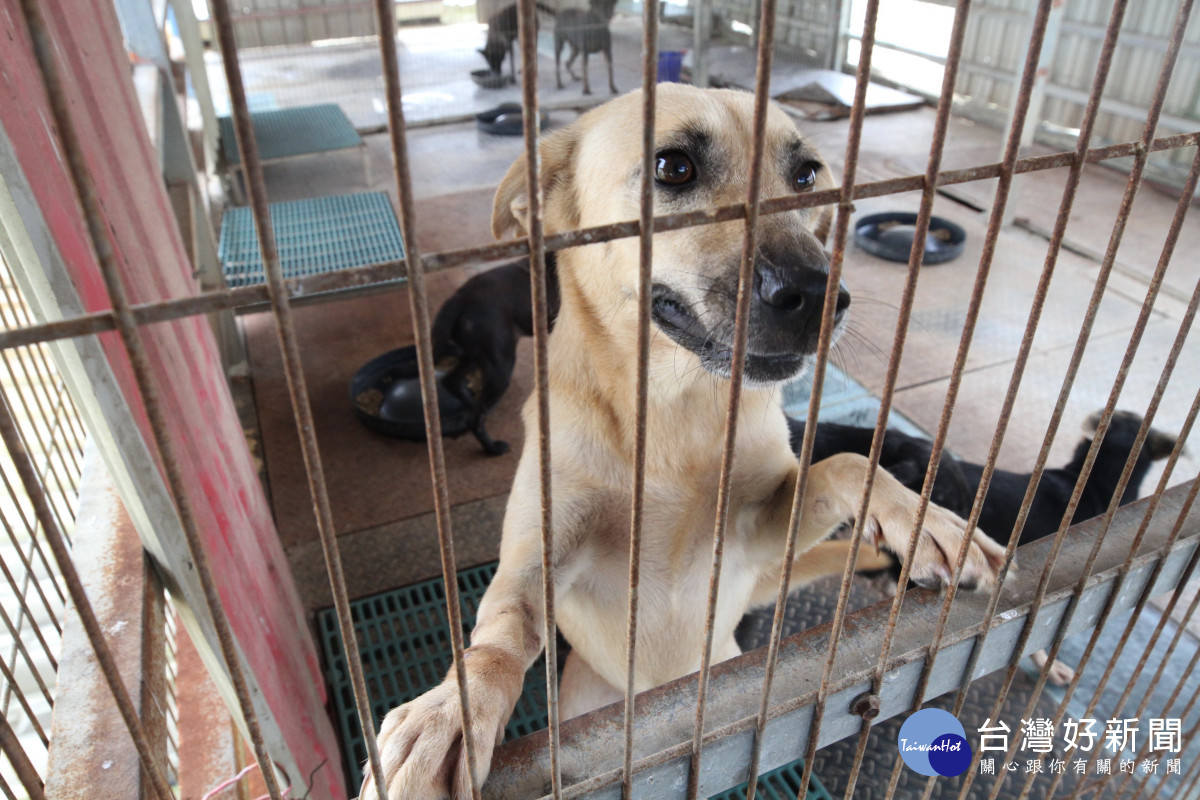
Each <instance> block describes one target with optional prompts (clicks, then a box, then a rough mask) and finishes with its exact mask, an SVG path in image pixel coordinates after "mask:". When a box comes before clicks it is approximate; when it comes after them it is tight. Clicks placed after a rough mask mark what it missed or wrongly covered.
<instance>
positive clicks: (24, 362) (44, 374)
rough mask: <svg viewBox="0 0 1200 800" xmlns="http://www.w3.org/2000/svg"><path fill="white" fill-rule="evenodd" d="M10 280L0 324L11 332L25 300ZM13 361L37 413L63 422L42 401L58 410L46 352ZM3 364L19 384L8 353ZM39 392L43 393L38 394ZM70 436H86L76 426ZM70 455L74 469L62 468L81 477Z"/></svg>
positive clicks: (1, 282) (1, 283)
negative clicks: (53, 396)
mask: <svg viewBox="0 0 1200 800" xmlns="http://www.w3.org/2000/svg"><path fill="white" fill-rule="evenodd" d="M3 268H4V269H5V272H7V266H6V265H4V266H3ZM8 278H9V276H8V275H5V276H4V279H0V287H3V292H4V299H5V300H6V301H7V302H6V303H0V324H3V326H4V328H5V329H6V330H9V329H12V328H15V327H19V324H20V323H19V321H18V319H17V317H18V314H17V311H18V309H21V307H22V299H21V296H20V293H19V292H17V291H16V287H15V286H13V284H12V282H11V281H10V280H9V279H8ZM5 305H8V306H10V307H11V308H12V310H13V312H12V317H13V318H12V319H11V320H10V319H9V314H8V312H7V311H6V310H5ZM23 316H24V317H25V319H26V320H28V319H29V315H28V314H25V315H23ZM13 357H14V358H15V360H16V362H17V363H18V364H19V365H20V367H21V373H22V375H23V377H24V380H25V383H27V384H29V386H30V388H31V391H32V394H33V395H34V398H35V402H36V403H37V407H38V411H40V412H41V414H42V418H43V419H46V420H56V421H57V420H58V419H60V417H59V416H58V415H57V414H51V413H48V412H47V410H46V405H45V403H43V402H42V401H43V400H45V402H46V403H49V404H50V407H51V408H53V407H54V406H55V401H54V399H53V398H52V397H51V396H50V386H51V384H52V383H53V381H51V380H50V375H49V374H48V371H47V370H46V369H45V364H44V362H45V360H46V353H45V351H44V350H42V349H40V347H39V348H38V349H36V350H34V349H32V348H31V349H30V350H17V351H16V353H15V354H13ZM4 361H5V365H6V366H7V367H8V370H9V374H10V375H11V376H12V378H13V380H14V381H16V380H17V377H16V370H15V369H14V368H13V364H12V359H10V355H9V354H8V353H5V359H4ZM30 363H32V365H33V372H34V373H35V374H36V375H37V378H38V380H36V381H34V380H32V379H31V378H30V372H29V369H30V368H29V364H30ZM58 388H59V389H60V390H61V388H62V387H61V386H60V387H58ZM39 389H40V390H41V391H39ZM20 394H23V393H20ZM64 394H65V392H63V393H62V394H60V395H59V399H58V402H59V403H62V402H63V395H64ZM25 402H26V401H25V399H24V397H22V404H25ZM67 421H68V424H71V423H76V424H78V421H77V420H76V419H74V418H73V417H68V419H67ZM71 432H72V435H73V438H75V439H79V438H81V437H82V436H84V435H85V434H84V433H83V431H82V430H80V429H78V428H77V427H76V426H75V425H72V426H71ZM67 453H68V454H69V455H71V456H72V461H73V462H74V463H73V464H72V465H71V468H68V465H67V464H66V461H65V459H63V462H62V463H63V467H64V468H68V474H76V475H78V474H79V470H80V463H79V458H78V457H77V456H76V454H75V453H74V452H73V451H70V450H68V451H67ZM59 455H60V458H62V452H61V450H60V451H59ZM49 458H50V452H49V451H47V459H49ZM72 488H73V489H78V488H79V487H78V486H73V487H72Z"/></svg>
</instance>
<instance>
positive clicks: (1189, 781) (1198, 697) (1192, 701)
mask: <svg viewBox="0 0 1200 800" xmlns="http://www.w3.org/2000/svg"><path fill="white" fill-rule="evenodd" d="M1195 483H1196V485H1194V486H1193V487H1192V489H1193V491H1192V493H1191V495H1189V498H1188V499H1189V500H1190V501H1195V499H1196V491H1195V490H1196V489H1197V488H1200V479H1198V480H1196V482H1195ZM1198 599H1200V595H1197V596H1196V597H1194V598H1193V599H1192V603H1191V606H1189V615H1190V613H1191V612H1194V611H1195V610H1196V603H1197V600H1198ZM1178 628H1179V631H1180V632H1182V631H1183V630H1184V629H1185V628H1186V625H1179V626H1178ZM1179 638H1180V636H1176V637H1175V638H1173V639H1172V641H1171V649H1169V650H1168V651H1167V653H1166V655H1165V656H1164V658H1163V664H1164V665H1165V664H1166V663H1167V661H1168V660H1169V659H1170V656H1171V655H1172V653H1173V652H1174V647H1175V645H1177V644H1178V643H1179V642H1178V640H1179ZM1198 663H1200V650H1198V651H1197V652H1196V653H1194V654H1193V655H1192V658H1191V660H1190V661H1189V662H1188V666H1187V669H1185V670H1184V671H1183V673H1182V675H1180V680H1179V681H1178V682H1177V683H1176V684H1175V690H1174V691H1173V692H1171V696H1170V697H1169V698H1168V699H1167V704H1166V706H1165V711H1166V712H1169V711H1170V709H1171V707H1172V706H1173V705H1174V704H1175V701H1176V700H1178V699H1179V695H1180V693H1181V692H1182V690H1183V685H1184V683H1185V682H1186V681H1187V678H1188V676H1190V675H1191V674H1192V673H1193V671H1194V670H1195V669H1196V665H1197V664H1198ZM1161 674H1162V667H1161V666H1160V668H1159V670H1158V675H1161ZM1158 675H1156V677H1158ZM1197 701H1200V694H1193V695H1192V696H1191V698H1189V699H1188V702H1187V705H1186V706H1184V709H1183V711H1182V712H1181V713H1180V715H1179V718H1180V719H1181V720H1183V719H1186V718H1187V716H1188V714H1190V713H1192V709H1193V708H1195V706H1196V703H1197ZM1164 713H1165V712H1164ZM1197 734H1200V730H1198V728H1197V727H1196V726H1193V727H1192V729H1191V730H1190V731H1188V732H1187V734H1185V736H1184V737H1183V738H1184V741H1185V742H1186V743H1187V744H1186V745H1185V746H1184V747H1183V748H1181V751H1183V750H1187V749H1188V748H1190V747H1191V744H1192V742H1194V741H1195V739H1196V736H1197ZM1148 747H1149V742H1147V743H1146V744H1145V745H1144V746H1143V748H1142V752H1147V749H1148ZM1197 764H1200V761H1197V762H1196V763H1195V764H1193V765H1192V766H1191V768H1190V769H1189V770H1188V773H1187V775H1186V776H1184V779H1183V785H1184V786H1189V785H1195V783H1194V782H1195V779H1196V765H1197ZM1127 783H1128V779H1126V780H1124V781H1123V782H1122V784H1121V786H1120V787H1119V789H1118V790H1119V791H1121V792H1123V791H1124V789H1125V785H1126V784H1127ZM1148 786H1149V783H1147V782H1143V783H1142V785H1141V786H1140V787H1139V788H1138V791H1137V794H1135V795H1134V797H1133V800H1137V798H1139V797H1141V796H1142V793H1143V792H1145V791H1146V789H1147V787H1148ZM1162 787H1163V783H1161V782H1160V783H1159V785H1158V786H1157V787H1156V788H1155V790H1154V793H1153V794H1152V795H1151V800H1154V798H1157V797H1158V795H1159V794H1161V793H1162ZM1118 796H1119V795H1118Z"/></svg>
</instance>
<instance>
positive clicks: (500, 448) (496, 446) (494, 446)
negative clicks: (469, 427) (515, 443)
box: [481, 441, 511, 456]
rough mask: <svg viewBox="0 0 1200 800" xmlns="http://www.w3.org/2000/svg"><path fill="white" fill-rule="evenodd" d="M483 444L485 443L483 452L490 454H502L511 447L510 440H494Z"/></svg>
mask: <svg viewBox="0 0 1200 800" xmlns="http://www.w3.org/2000/svg"><path fill="white" fill-rule="evenodd" d="M481 444H483V452H485V453H487V454H488V455H489V456H502V455H504V454H505V453H507V452H508V451H509V450H510V449H511V448H510V447H509V446H508V442H495V441H493V442H488V443H481Z"/></svg>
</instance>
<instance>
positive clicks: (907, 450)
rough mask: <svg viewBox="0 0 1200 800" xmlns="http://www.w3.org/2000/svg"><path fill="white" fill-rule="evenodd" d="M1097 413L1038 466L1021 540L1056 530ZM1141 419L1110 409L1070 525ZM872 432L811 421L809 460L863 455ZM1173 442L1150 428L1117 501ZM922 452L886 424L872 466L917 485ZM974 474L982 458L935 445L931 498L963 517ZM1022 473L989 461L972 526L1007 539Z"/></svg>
mask: <svg viewBox="0 0 1200 800" xmlns="http://www.w3.org/2000/svg"><path fill="white" fill-rule="evenodd" d="M1099 420H1100V412H1097V413H1095V414H1093V415H1092V416H1091V417H1089V418H1088V420H1087V422H1086V423H1085V428H1084V430H1085V433H1087V434H1088V436H1085V437H1084V438H1082V439H1080V441H1079V443H1078V444H1077V445H1076V446H1075V455H1074V457H1073V458H1072V459H1071V461H1070V463H1068V464H1067V465H1066V466H1063V467H1060V468H1058V469H1047V470H1045V471H1044V472H1043V473H1042V480H1041V482H1040V483H1039V484H1038V488H1037V491H1036V492H1035V493H1034V496H1033V505H1032V506H1031V507H1030V510H1029V516H1028V518H1027V519H1026V520H1025V527H1024V529H1023V530H1022V531H1021V540H1020V541H1021V543H1022V544H1023V543H1025V542H1032V541H1036V540H1037V539H1041V538H1042V537H1044V536H1049V535H1050V534H1053V533H1054V532H1055V531H1057V530H1058V526H1059V524H1060V523H1061V522H1062V518H1063V514H1065V513H1066V511H1067V503H1068V502H1069V501H1070V499H1071V493H1072V492H1073V491H1074V490H1075V482H1076V481H1077V480H1078V479H1079V473H1080V472H1081V471H1082V469H1083V463H1084V461H1085V460H1086V458H1087V453H1088V448H1090V447H1091V444H1092V439H1091V437H1090V435H1091V434H1094V433H1095V432H1096V425H1097V424H1098V422H1099ZM1141 424H1142V418H1141V417H1140V416H1138V415H1137V414H1134V413H1133V412H1130V411H1118V412H1116V413H1115V414H1114V415H1113V418H1112V422H1111V424H1110V425H1109V428H1108V432H1107V434H1106V435H1105V437H1104V441H1103V442H1101V444H1100V452H1099V453H1097V455H1096V461H1095V463H1094V464H1093V465H1092V471H1091V474H1090V475H1088V480H1087V483H1086V484H1085V485H1084V489H1083V494H1082V495H1081V496H1080V501H1079V505H1078V507H1077V508H1076V510H1075V515H1074V517H1072V519H1071V524H1072V525H1074V524H1076V523H1079V522H1083V521H1084V520H1086V519H1091V518H1092V517H1096V516H1099V515H1100V514H1103V513H1104V512H1105V511H1106V510H1107V509H1108V504H1109V501H1110V500H1111V499H1112V496H1113V493H1114V492H1115V491H1116V490H1117V483H1118V482H1119V481H1120V478H1121V472H1122V470H1124V469H1125V462H1126V460H1127V459H1128V458H1129V454H1130V452H1131V451H1132V450H1133V444H1134V441H1135V440H1136V438H1137V432H1138V428H1140V427H1141ZM788 425H789V426H790V428H791V434H792V449H793V450H795V451H796V453H797V454H799V453H800V445H801V442H802V441H803V437H804V423H803V422H800V421H798V420H792V419H789V420H788ZM872 434H873V431H871V430H869V429H867V428H856V427H853V426H850V425H839V424H837V423H834V422H828V423H827V422H820V423H818V424H817V434H816V439H815V443H814V449H813V461H819V460H821V459H822V458H827V457H828V456H831V455H833V454H834V453H846V452H849V453H860V454H862V455H867V454H868V453H869V451H870V448H871V437H872ZM1174 447H1175V437H1173V436H1171V435H1169V434H1166V433H1162V432H1161V431H1157V430H1154V429H1151V430H1150V433H1149V435H1148V436H1147V437H1146V443H1145V446H1144V447H1143V448H1142V450H1141V452H1139V453H1138V458H1137V461H1136V463H1135V464H1134V468H1133V472H1132V474H1131V476H1130V480H1129V484H1128V486H1127V487H1126V489H1125V494H1124V495H1123V496H1122V498H1121V503H1122V504H1125V503H1131V502H1133V501H1134V500H1136V499H1137V496H1138V490H1139V488H1140V487H1141V483H1142V479H1143V478H1145V476H1146V472H1147V471H1148V470H1149V469H1150V465H1151V463H1153V462H1154V461H1157V460H1159V459H1162V458H1166V457H1167V456H1168V455H1170V453H1171V449H1172V448H1174ZM929 456H930V442H928V441H925V440H924V439H918V438H916V437H914V436H909V435H908V434H905V433H901V432H900V431H894V430H889V431H887V434H886V435H885V436H884V440H883V450H882V453H881V456H880V466H881V467H883V468H884V469H886V470H887V471H888V472H890V473H891V474H892V475H893V476H895V477H896V479H897V480H899V481H900V482H901V483H903V484H904V485H905V486H907V487H908V488H910V489H912V490H913V491H917V492H919V491H921V486H922V484H923V483H924V481H925V471H926V470H927V469H928V467H929ZM982 478H983V466H982V465H980V464H972V463H970V462H968V461H961V460H959V459H956V458H955V457H954V456H953V455H952V454H950V453H948V452H946V453H943V454H942V460H941V463H940V464H939V466H938V472H937V476H936V477H935V479H934V486H933V494H932V499H933V501H934V502H935V503H937V504H938V505H940V506H942V507H944V508H947V509H949V510H950V511H953V512H954V513H956V514H958V515H959V516H962V517H964V518H965V517H966V516H967V515H968V514H970V513H971V504H972V503H973V502H974V500H975V493H976V492H977V491H978V489H979V483H980V480H981V479H982ZM1029 478H1030V475H1029V474H1028V473H1017V472H1009V471H1007V470H1002V469H997V470H996V471H995V472H994V473H993V474H992V483H991V485H990V486H989V487H988V494H987V497H985V498H984V502H983V511H982V512H981V514H980V517H979V527H980V528H982V529H983V530H985V531H987V532H988V534H990V535H991V536H994V537H995V538H996V539H997V540H999V541H1006V540H1007V539H1009V538H1010V537H1011V535H1012V531H1013V528H1014V527H1015V526H1016V523H1017V512H1018V511H1019V510H1020V507H1021V500H1022V499H1024V497H1025V491H1026V489H1027V487H1028V486H1029Z"/></svg>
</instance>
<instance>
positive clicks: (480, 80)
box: [471, 69, 508, 89]
mask: <svg viewBox="0 0 1200 800" xmlns="http://www.w3.org/2000/svg"><path fill="white" fill-rule="evenodd" d="M471 80H473V81H475V84H476V85H477V86H479V87H480V88H481V89H502V88H504V87H505V86H507V85H508V78H506V77H504V73H503V72H492V71H491V70H490V69H476V70H472V71H471Z"/></svg>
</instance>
